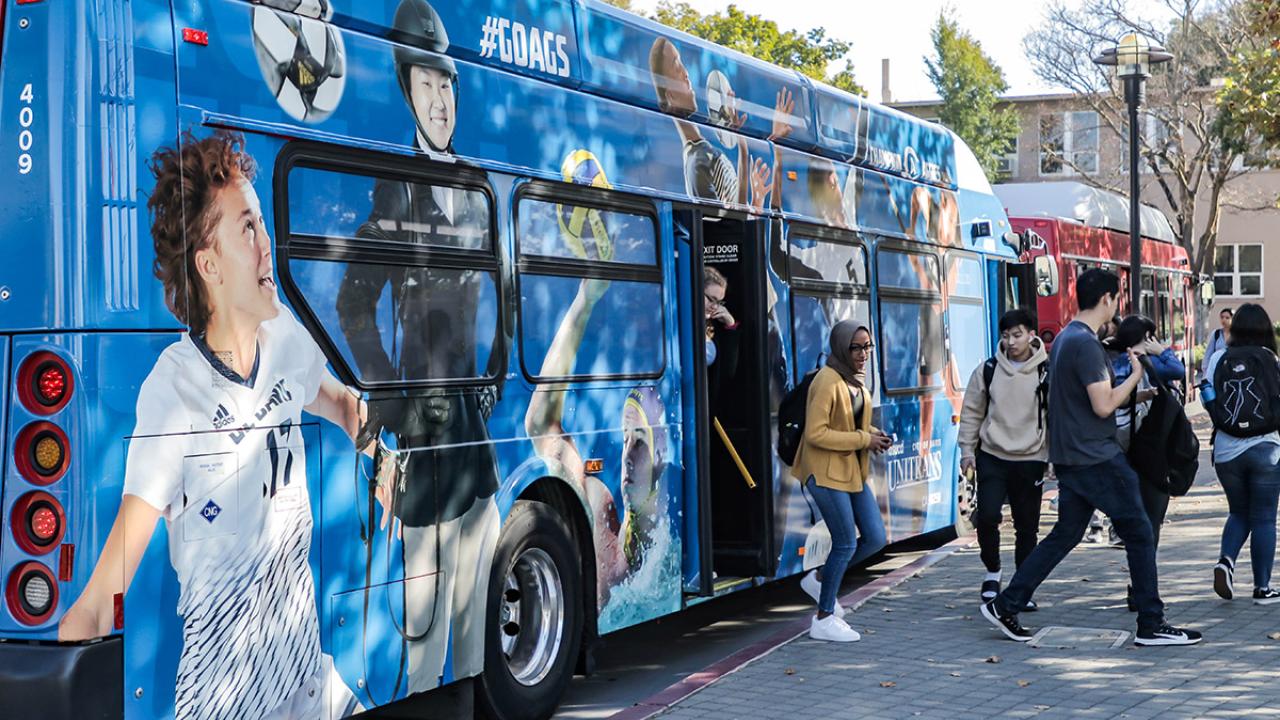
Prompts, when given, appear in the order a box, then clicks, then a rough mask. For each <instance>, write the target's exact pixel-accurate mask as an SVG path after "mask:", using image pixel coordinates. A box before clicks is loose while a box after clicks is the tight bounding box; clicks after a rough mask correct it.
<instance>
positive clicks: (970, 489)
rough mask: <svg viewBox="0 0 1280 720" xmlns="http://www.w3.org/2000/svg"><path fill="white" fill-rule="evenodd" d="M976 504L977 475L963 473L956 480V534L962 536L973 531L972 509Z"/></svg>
mask: <svg viewBox="0 0 1280 720" xmlns="http://www.w3.org/2000/svg"><path fill="white" fill-rule="evenodd" d="M977 506H978V476H977V475H976V474H975V475H973V477H972V479H970V478H966V477H965V475H964V473H960V477H959V478H958V479H957V480H956V535H957V536H959V537H964V536H965V535H970V534H972V533H973V510H974V508H976V507H977Z"/></svg>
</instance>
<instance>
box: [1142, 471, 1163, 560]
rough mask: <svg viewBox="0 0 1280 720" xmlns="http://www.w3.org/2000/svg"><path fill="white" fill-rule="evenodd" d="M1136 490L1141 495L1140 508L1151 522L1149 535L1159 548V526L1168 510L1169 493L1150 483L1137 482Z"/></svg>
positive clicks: (1161, 524)
mask: <svg viewBox="0 0 1280 720" xmlns="http://www.w3.org/2000/svg"><path fill="white" fill-rule="evenodd" d="M1138 492H1139V493H1141V495H1142V509H1143V510H1145V511H1146V513H1147V520H1148V521H1150V522H1151V535H1152V536H1153V538H1154V541H1155V545H1156V548H1157V549H1159V548H1160V528H1161V527H1162V526H1164V516H1165V515H1166V514H1167V513H1168V512H1169V493H1167V492H1165V491H1163V490H1160V489H1158V488H1156V487H1155V486H1154V485H1152V484H1151V483H1144V482H1139V483H1138Z"/></svg>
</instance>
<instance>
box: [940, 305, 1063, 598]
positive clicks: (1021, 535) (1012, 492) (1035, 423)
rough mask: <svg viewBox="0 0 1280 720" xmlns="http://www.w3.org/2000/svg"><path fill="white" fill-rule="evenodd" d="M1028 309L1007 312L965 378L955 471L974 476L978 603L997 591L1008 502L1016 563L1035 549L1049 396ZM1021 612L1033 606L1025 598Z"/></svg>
mask: <svg viewBox="0 0 1280 720" xmlns="http://www.w3.org/2000/svg"><path fill="white" fill-rule="evenodd" d="M1035 327H1036V319H1035V316H1034V315H1032V314H1031V313H1030V312H1029V311H1027V310H1023V309H1016V310H1010V311H1008V312H1006V313H1005V314H1004V315H1003V316H1001V317H1000V324H999V329H1000V347H999V348H998V349H997V350H996V354H995V356H994V357H992V358H990V359H989V360H987V361H986V362H985V363H983V364H981V365H979V366H978V367H977V368H976V369H975V370H974V371H973V374H972V375H971V376H970V377H969V385H968V387H967V388H966V390H965V393H964V406H963V408H962V409H961V411H960V435H959V443H960V452H961V457H960V468H961V469H962V470H963V471H964V472H966V473H972V472H974V471H975V470H976V471H977V474H978V498H977V504H976V508H975V510H974V513H973V525H974V527H975V528H976V529H977V531H978V547H979V548H980V549H981V555H982V564H983V565H984V566H985V567H986V570H987V574H986V576H985V577H983V579H982V588H981V596H982V601H983V602H987V601H989V600H992V599H993V598H995V596H996V595H997V594H999V592H1000V577H1001V570H1000V523H1001V522H1002V521H1003V518H1002V517H1001V509H1002V507H1003V506H1004V504H1005V502H1006V501H1008V503H1009V514H1010V515H1012V516H1013V532H1014V538H1015V540H1014V553H1013V561H1014V565H1015V567H1017V566H1021V565H1022V563H1023V561H1025V560H1026V559H1027V556H1029V555H1030V554H1031V551H1032V550H1034V549H1035V547H1036V533H1037V532H1038V531H1039V529H1040V499H1041V492H1042V489H1043V483H1044V473H1045V469H1046V467H1047V465H1048V460H1049V446H1048V429H1047V427H1046V425H1045V413H1046V411H1047V401H1048V397H1047V395H1048V389H1049V385H1048V380H1049V353H1047V352H1045V349H1044V343H1043V342H1041V340H1040V338H1038V337H1036V331H1035ZM1023 609H1024V610H1035V609H1036V605H1035V601H1034V600H1028V601H1027V603H1026V605H1025V607H1024V608H1023Z"/></svg>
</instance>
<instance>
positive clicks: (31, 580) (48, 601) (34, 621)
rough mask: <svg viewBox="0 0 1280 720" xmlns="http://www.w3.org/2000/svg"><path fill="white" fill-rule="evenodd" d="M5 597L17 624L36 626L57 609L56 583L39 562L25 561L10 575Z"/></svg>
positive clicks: (51, 574)
mask: <svg viewBox="0 0 1280 720" xmlns="http://www.w3.org/2000/svg"><path fill="white" fill-rule="evenodd" d="M4 596H5V600H6V601H7V602H8V603H9V611H10V612H12V613H13V616H14V617H15V618H17V619H18V622H21V623H22V624H24V625H39V624H40V623H43V622H45V621H47V620H48V619H49V618H50V617H52V616H53V611H54V609H56V608H57V607H58V581H57V580H54V579H53V573H51V572H49V568H47V567H45V566H44V565H43V564H42V563H38V562H35V561H29V562H25V563H22V564H21V565H19V566H18V567H16V568H14V569H13V572H11V573H9V582H8V583H6V585H5V592H4Z"/></svg>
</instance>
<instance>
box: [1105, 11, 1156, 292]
mask: <svg viewBox="0 0 1280 720" xmlns="http://www.w3.org/2000/svg"><path fill="white" fill-rule="evenodd" d="M1171 59H1173V56H1172V55H1170V54H1169V53H1167V52H1165V50H1164V48H1162V47H1160V46H1159V45H1152V44H1150V43H1149V42H1147V41H1146V39H1145V38H1143V37H1141V36H1140V35H1138V34H1137V33H1129V34H1128V35H1125V36H1124V37H1123V38H1121V39H1120V42H1119V43H1118V44H1117V45H1116V46H1115V47H1113V48H1107V49H1106V50H1103V51H1102V54H1101V55H1099V56H1098V57H1096V58H1094V59H1093V61H1094V62H1095V63H1097V64H1099V65H1110V66H1115V68H1116V75H1117V76H1119V77H1120V78H1121V79H1123V80H1124V100H1125V103H1126V104H1127V105H1128V106H1129V312H1130V313H1137V312H1141V310H1142V302H1141V301H1142V220H1141V218H1142V215H1141V211H1142V205H1141V203H1140V202H1139V198H1138V193H1139V189H1138V147H1139V141H1140V139H1141V138H1140V133H1141V132H1142V129H1141V126H1140V125H1139V123H1138V110H1139V109H1140V108H1141V107H1142V104H1143V102H1144V101H1145V100H1146V94H1147V93H1146V83H1147V78H1148V77H1151V66H1152V65H1158V64H1160V63H1162V62H1168V61H1169V60H1171Z"/></svg>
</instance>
